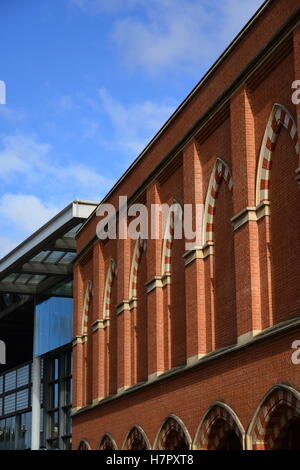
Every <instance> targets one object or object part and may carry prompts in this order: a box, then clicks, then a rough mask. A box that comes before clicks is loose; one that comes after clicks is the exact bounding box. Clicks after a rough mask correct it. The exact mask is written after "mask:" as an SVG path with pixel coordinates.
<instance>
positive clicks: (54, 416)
mask: <svg viewBox="0 0 300 470" xmlns="http://www.w3.org/2000/svg"><path fill="white" fill-rule="evenodd" d="M50 416H51V418H50V429H51V437H52V438H56V437H58V434H59V420H58V411H54V413H51V415H50Z"/></svg>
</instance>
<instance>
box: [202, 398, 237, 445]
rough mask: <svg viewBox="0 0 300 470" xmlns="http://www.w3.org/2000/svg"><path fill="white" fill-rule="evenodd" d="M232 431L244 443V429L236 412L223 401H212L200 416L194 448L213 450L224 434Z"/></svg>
mask: <svg viewBox="0 0 300 470" xmlns="http://www.w3.org/2000/svg"><path fill="white" fill-rule="evenodd" d="M232 431H233V432H234V433H235V434H236V436H237V438H238V439H239V441H240V443H241V448H243V445H244V438H245V430H244V428H243V425H242V423H241V422H240V420H239V418H238V416H237V415H236V413H235V412H234V411H233V410H232V409H231V408H230V407H229V406H228V405H226V404H225V403H222V402H216V403H214V404H213V405H212V406H211V407H210V408H209V409H208V410H207V412H206V413H205V415H204V417H203V418H202V420H201V422H200V425H199V427H198V431H197V433H196V437H195V440H194V445H193V447H194V449H201V450H215V449H218V447H219V445H220V444H221V442H222V440H223V438H224V436H225V435H226V434H227V433H229V432H232Z"/></svg>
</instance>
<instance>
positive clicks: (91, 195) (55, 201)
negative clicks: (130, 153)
mask: <svg viewBox="0 0 300 470" xmlns="http://www.w3.org/2000/svg"><path fill="white" fill-rule="evenodd" d="M0 167H1V172H0V184H1V192H2V195H1V197H0V237H1V238H0V241H1V240H2V242H3V245H2V246H1V247H0V256H3V255H4V254H5V252H7V251H9V250H10V249H12V248H13V247H14V246H16V245H17V244H18V243H20V242H21V241H22V240H23V239H24V238H25V237H27V236H28V235H30V234H31V233H32V232H33V231H35V230H36V229H37V228H38V227H40V226H41V225H43V224H44V223H45V222H46V221H47V220H49V219H50V218H51V217H53V216H54V215H55V214H56V213H57V212H58V211H59V210H61V209H62V208H63V207H64V206H65V205H66V204H68V203H69V202H71V200H72V199H89V200H91V199H92V200H95V201H99V200H100V199H101V198H102V197H103V196H104V195H105V194H106V192H107V191H108V190H109V189H110V187H111V186H112V184H113V183H114V181H113V180H111V179H110V178H108V177H106V176H105V175H101V174H99V173H97V172H96V171H95V170H93V168H89V167H87V166H86V165H84V164H81V163H80V162H78V161H76V162H74V163H67V161H66V162H65V164H64V158H63V156H61V155H60V158H57V156H56V155H55V152H54V150H53V148H52V147H51V146H50V145H49V144H47V143H44V142H41V141H40V140H39V139H38V138H37V137H36V136H29V135H24V134H23V135H20V134H18V135H11V136H4V137H3V136H2V138H0Z"/></svg>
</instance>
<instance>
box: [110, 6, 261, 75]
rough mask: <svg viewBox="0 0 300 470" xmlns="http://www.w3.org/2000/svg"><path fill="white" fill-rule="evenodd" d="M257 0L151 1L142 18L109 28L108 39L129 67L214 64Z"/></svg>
mask: <svg viewBox="0 0 300 470" xmlns="http://www.w3.org/2000/svg"><path fill="white" fill-rule="evenodd" d="M260 4H262V0H251V2H240V0H224V1H223V2H220V1H219V0H209V1H208V0H202V1H199V0H197V1H196V0H185V1H184V2H182V0H153V1H152V2H148V3H147V6H146V7H145V11H144V15H142V16H141V15H127V17H123V18H120V19H117V20H116V21H115V22H114V23H113V29H112V39H113V41H114V43H115V44H116V46H117V47H118V49H119V51H120V53H121V56H122V58H123V59H124V60H125V62H126V63H127V64H129V65H130V66H131V67H135V68H136V67H141V68H143V69H146V70H147V71H148V72H150V73H152V74H157V73H160V72H161V71H164V70H165V69H168V70H169V69H174V68H175V67H176V68H177V69H178V68H179V67H180V69H181V71H182V70H184V71H185V72H187V71H190V70H195V67H198V68H200V65H201V62H203V61H207V60H210V61H211V60H212V59H216V57H217V55H218V54H220V53H221V52H222V50H223V49H224V48H225V47H226V45H227V44H228V43H229V42H230V40H231V39H233V37H234V36H235V35H236V34H237V33H238V31H239V30H240V29H241V27H242V26H243V25H244V24H245V22H246V21H247V20H248V19H249V18H250V16H251V15H252V14H253V13H254V12H255V10H256V9H257V8H258V7H259V5H260Z"/></svg>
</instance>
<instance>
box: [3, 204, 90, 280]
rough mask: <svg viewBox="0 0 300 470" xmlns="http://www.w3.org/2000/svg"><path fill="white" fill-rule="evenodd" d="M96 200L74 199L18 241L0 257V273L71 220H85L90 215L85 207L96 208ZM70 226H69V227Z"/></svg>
mask: <svg viewBox="0 0 300 470" xmlns="http://www.w3.org/2000/svg"><path fill="white" fill-rule="evenodd" d="M97 206H98V203H97V202H89V201H80V200H75V201H73V202H71V203H70V204H68V205H67V206H66V207H65V208H64V209H63V210H61V211H60V212H59V213H58V214H56V215H55V216H54V217H53V218H52V219H50V220H49V221H48V222H46V224H44V225H43V226H42V227H40V228H39V229H38V230H36V231H35V232H34V233H33V234H32V235H30V236H29V237H28V238H27V239H26V240H24V241H23V242H22V243H20V244H19V245H18V246H17V247H16V248H14V249H13V250H12V251H10V252H9V253H8V254H7V255H5V256H4V257H3V258H2V259H0V274H2V273H3V271H5V270H6V269H7V268H9V267H10V266H11V265H13V264H15V263H16V262H18V261H19V260H20V258H21V257H23V256H25V255H26V254H27V253H29V252H30V251H32V250H34V249H35V248H36V247H37V246H38V245H40V244H42V242H44V241H46V240H47V239H49V237H51V236H53V234H54V233H55V232H56V231H57V230H59V229H61V228H62V227H64V226H66V225H68V224H70V222H72V221H78V222H79V221H81V220H85V219H87V218H88V217H89V215H90V210H89V209H88V210H87V207H89V208H90V209H91V208H93V207H94V208H96V207H97ZM70 228H71V227H70Z"/></svg>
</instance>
